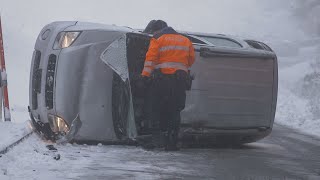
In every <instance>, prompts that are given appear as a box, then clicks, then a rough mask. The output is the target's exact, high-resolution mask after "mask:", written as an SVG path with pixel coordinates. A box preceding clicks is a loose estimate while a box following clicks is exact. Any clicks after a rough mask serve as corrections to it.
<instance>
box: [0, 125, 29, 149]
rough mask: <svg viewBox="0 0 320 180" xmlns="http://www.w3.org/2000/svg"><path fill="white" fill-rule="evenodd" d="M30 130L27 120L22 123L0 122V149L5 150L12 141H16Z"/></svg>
mask: <svg viewBox="0 0 320 180" xmlns="http://www.w3.org/2000/svg"><path fill="white" fill-rule="evenodd" d="M31 131H32V128H31V126H29V123H28V122H24V123H11V122H2V123H0V151H3V150H5V148H7V147H8V146H10V145H12V143H14V142H17V141H18V140H20V139H21V138H23V137H24V136H26V135H28V134H29V133H30V132H31Z"/></svg>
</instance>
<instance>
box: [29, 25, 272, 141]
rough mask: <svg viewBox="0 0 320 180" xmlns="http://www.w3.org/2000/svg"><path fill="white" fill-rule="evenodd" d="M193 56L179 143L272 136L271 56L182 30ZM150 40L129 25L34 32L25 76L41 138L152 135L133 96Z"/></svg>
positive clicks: (246, 43) (250, 45) (264, 49)
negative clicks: (33, 47) (34, 35)
mask: <svg viewBox="0 0 320 180" xmlns="http://www.w3.org/2000/svg"><path fill="white" fill-rule="evenodd" d="M180 33H182V34H183V35H185V36H186V37H188V38H189V39H190V40H191V41H192V42H193V44H194V48H195V50H196V61H195V64H194V65H193V67H192V69H191V72H192V73H193V74H194V76H195V80H194V81H193V83H192V87H191V90H190V91H188V92H187V102H186V108H185V109H184V110H183V111H182V114H181V115H182V122H181V127H182V128H181V132H180V138H181V139H182V140H188V141H189V140H197V141H201V140H204V141H205V143H216V142H232V143H249V142H254V141H257V140H259V139H262V138H264V137H266V136H267V135H268V134H270V132H271V130H272V126H273V122H274V117H275V109H276V100H277V84H278V74H277V73H278V71H277V57H276V55H275V53H274V52H273V51H272V50H271V48H270V47H268V46H267V45H266V44H264V43H262V42H258V41H254V40H240V39H238V38H234V37H230V36H226V35H218V34H204V33H190V32H180ZM150 38H151V36H150V35H149V34H144V33H141V32H140V31H138V30H134V29H131V28H128V27H118V26H110V25H103V24H95V23H85V22H53V23H51V24H48V25H47V26H45V27H44V28H43V29H42V31H41V32H40V34H39V36H38V38H37V40H36V44H35V51H34V54H33V59H32V65H31V74H30V105H29V112H30V117H31V120H32V122H33V124H34V126H35V127H36V128H37V130H38V131H40V132H42V133H43V134H44V135H45V136H46V137H47V138H50V139H55V140H58V141H59V140H63V141H80V142H81V141H94V142H105V143H121V142H128V140H137V139H139V138H141V137H146V136H148V135H150V133H151V131H150V130H151V122H149V120H148V118H146V116H145V113H144V112H145V111H146V108H148V106H147V105H146V104H145V101H144V99H143V97H141V96H136V91H137V89H136V88H135V84H134V83H135V78H136V77H137V76H138V75H139V74H140V73H141V71H142V69H143V66H144V60H145V54H146V52H147V50H148V46H149V40H150Z"/></svg>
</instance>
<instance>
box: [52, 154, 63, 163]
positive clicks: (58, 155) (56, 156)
mask: <svg viewBox="0 0 320 180" xmlns="http://www.w3.org/2000/svg"><path fill="white" fill-rule="evenodd" d="M60 157H61V156H60V154H56V155H55V156H54V157H53V159H55V160H57V161H58V160H59V159H60Z"/></svg>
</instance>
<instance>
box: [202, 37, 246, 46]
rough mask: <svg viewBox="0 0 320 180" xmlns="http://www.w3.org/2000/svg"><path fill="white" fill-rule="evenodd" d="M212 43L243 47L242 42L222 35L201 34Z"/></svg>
mask: <svg viewBox="0 0 320 180" xmlns="http://www.w3.org/2000/svg"><path fill="white" fill-rule="evenodd" d="M199 37H201V38H203V39H205V40H207V41H209V42H210V43H212V44H213V45H214V46H222V47H234V48H241V47H242V46H241V44H240V43H238V42H236V41H234V40H231V39H227V38H220V37H210V36H199Z"/></svg>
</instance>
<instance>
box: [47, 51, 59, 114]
mask: <svg viewBox="0 0 320 180" xmlns="http://www.w3.org/2000/svg"><path fill="white" fill-rule="evenodd" d="M56 63H57V56H56V55H54V54H51V55H50V56H49V61H48V66H47V75H46V88H45V93H46V94H45V99H46V107H47V109H52V108H53V89H54V82H55V80H54V78H55V70H56Z"/></svg>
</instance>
